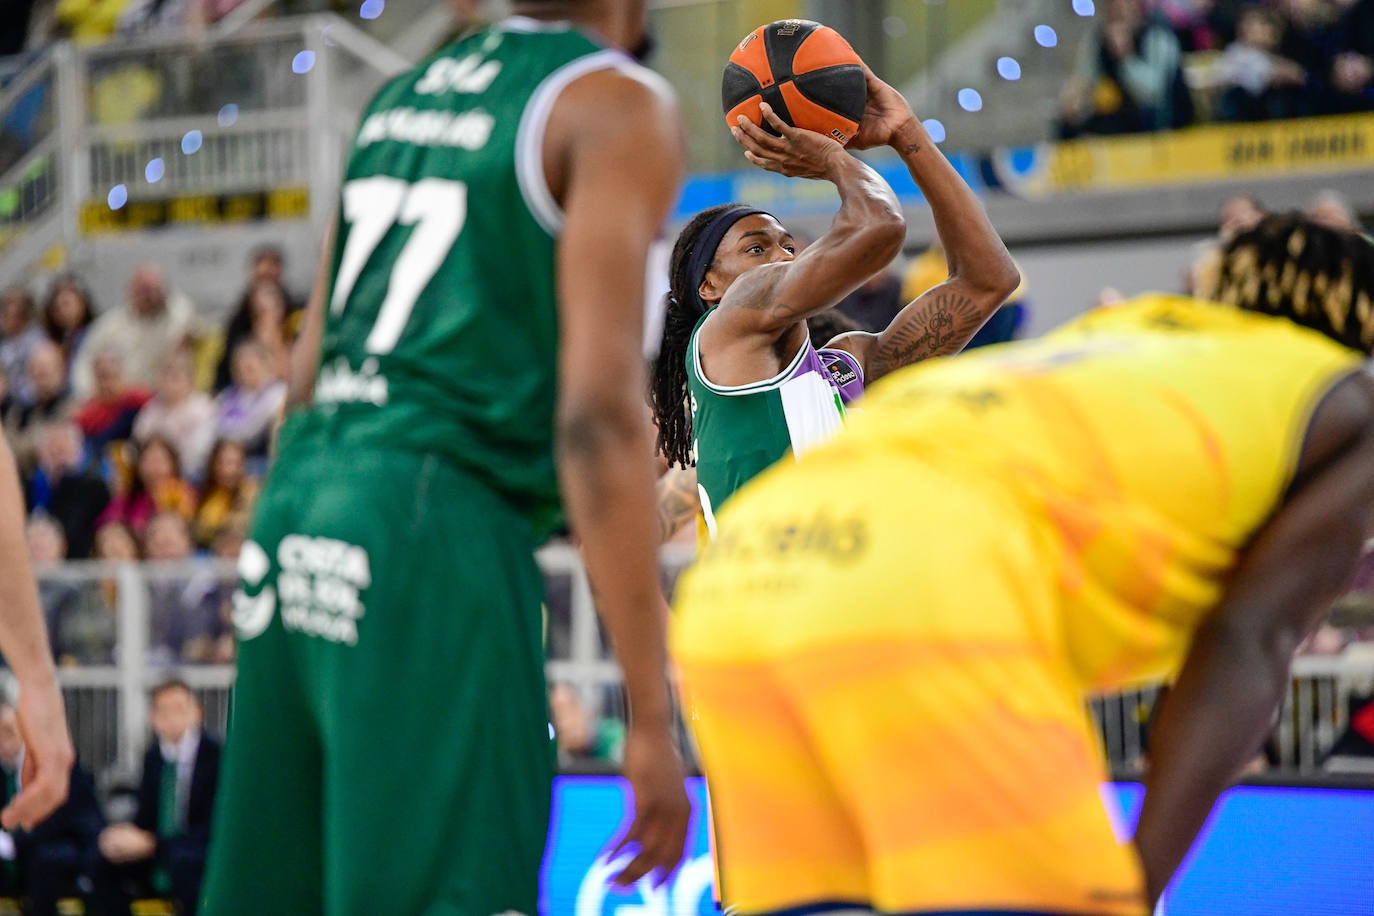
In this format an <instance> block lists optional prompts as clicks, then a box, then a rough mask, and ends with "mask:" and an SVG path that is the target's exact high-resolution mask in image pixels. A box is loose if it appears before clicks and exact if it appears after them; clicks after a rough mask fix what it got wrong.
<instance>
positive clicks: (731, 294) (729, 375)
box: [700, 105, 906, 385]
mask: <svg viewBox="0 0 1374 916" xmlns="http://www.w3.org/2000/svg"><path fill="white" fill-rule="evenodd" d="M763 111H764V117H765V118H767V119H768V122H769V123H770V124H771V125H772V126H773V127H774V129H775V130H777V131H778V132H779V133H780V134H781V136H779V137H773V136H771V135H769V134H768V133H766V132H765V131H764V130H763V129H762V128H760V127H758V126H756V125H754V124H753V123H752V122H750V121H749V120H748V119H746V118H743V117H741V118H740V125H739V126H738V127H735V128H732V132H733V133H734V135H735V138H736V140H738V141H739V142H740V144H741V145H742V146H744V148H745V151H746V152H745V155H746V156H747V157H748V158H749V161H750V162H753V163H754V164H755V165H758V166H759V167H760V168H763V169H767V170H768V171H775V172H780V173H782V174H785V175H788V176H789V177H799V178H817V179H824V180H826V181H829V182H831V183H833V184H834V185H835V187H836V189H837V190H838V191H839V193H840V211H839V212H838V213H837V214H835V219H834V221H833V222H832V223H831V224H830V228H829V229H828V230H827V231H826V232H825V234H824V235H822V236H821V237H820V238H819V239H817V240H816V242H815V243H813V244H812V245H810V246H808V247H807V248H806V250H805V251H803V252H802V253H801V254H799V255H797V256H796V257H795V259H788V260H785V261H778V262H774V263H764V264H761V265H760V266H759V267H755V268H753V269H751V270H748V271H746V272H745V273H743V274H741V275H740V276H739V277H738V278H737V279H736V280H735V282H734V283H733V284H732V285H730V287H729V289H728V290H726V292H725V294H724V296H723V297H721V298H720V305H719V306H718V307H717V308H716V309H715V310H714V311H713V312H712V313H711V314H710V316H709V317H708V318H707V319H706V321H705V323H704V324H703V325H702V328H701V336H700V340H701V348H702V354H703V355H702V359H703V365H704V368H705V369H706V371H707V373H708V375H709V376H710V378H711V379H712V380H713V381H715V382H718V383H720V384H726V385H733V384H747V383H748V382H751V381H757V380H758V379H761V378H767V377H769V376H770V375H773V374H775V373H777V372H778V371H779V370H781V368H782V365H783V363H784V362H785V361H786V360H789V359H791V357H792V355H793V354H795V353H796V352H797V350H798V348H799V347H801V345H802V340H803V339H804V338H805V337H806V319H807V318H808V317H809V316H811V315H814V314H816V313H818V312H822V311H825V310H826V309H828V308H831V307H833V306H834V305H835V303H837V302H839V301H840V300H841V299H843V298H844V297H845V296H847V295H849V294H850V293H851V292H853V291H854V290H856V289H858V288H859V286H861V285H862V284H863V282H864V281H865V280H867V279H868V278H869V277H870V276H872V275H873V274H874V273H876V272H877V271H879V270H881V269H882V268H884V267H886V266H887V265H888V264H889V263H890V262H891V261H892V259H893V258H894V257H896V256H897V253H898V252H899V251H900V250H901V247H902V242H903V241H904V240H905V238H906V222H905V221H904V220H903V219H902V213H901V207H900V206H899V205H898V203H897V197H896V195H895V194H893V193H892V189H891V188H889V187H888V186H887V183H886V182H884V181H883V180H882V178H880V177H879V176H878V174H877V173H876V172H874V171H873V170H872V169H871V168H869V167H868V166H867V165H865V164H864V163H863V162H861V161H859V160H858V159H856V158H854V157H853V156H851V155H849V154H848V153H846V152H845V150H844V147H842V146H840V144H838V143H836V142H835V141H834V140H832V139H830V138H829V137H826V136H823V135H821V134H818V133H815V132H812V131H808V130H800V129H798V128H795V127H789V126H788V125H787V124H785V123H783V121H782V120H781V119H779V118H778V117H777V115H776V114H774V113H773V111H772V109H771V108H769V107H768V106H767V105H764V106H763ZM784 163H785V165H784ZM712 273H713V272H708V273H707V280H706V282H705V283H704V284H703V295H708V294H709V293H711V292H713V290H712V289H708V288H707V287H708V285H710V284H712V283H713V282H714V279H713V277H712ZM708 297H709V296H708Z"/></svg>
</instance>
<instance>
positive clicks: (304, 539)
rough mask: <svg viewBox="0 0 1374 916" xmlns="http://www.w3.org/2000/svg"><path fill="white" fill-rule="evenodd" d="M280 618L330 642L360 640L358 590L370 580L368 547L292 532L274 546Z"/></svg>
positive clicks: (351, 643)
mask: <svg viewBox="0 0 1374 916" xmlns="http://www.w3.org/2000/svg"><path fill="white" fill-rule="evenodd" d="M277 565H278V566H280V567H281V572H280V574H278V576H277V590H278V593H279V594H280V597H281V622H282V626H284V627H286V629H288V630H293V631H296V632H299V633H304V634H306V635H307V636H317V637H319V638H320V639H326V640H328V641H330V642H337V643H343V644H344V645H348V646H354V645H357V644H358V621H359V620H360V619H362V616H363V613H364V612H365V610H366V608H365V607H364V606H363V602H362V593H363V591H364V590H366V589H367V588H368V586H370V585H371V584H372V563H371V561H370V559H369V558H368V555H367V551H366V550H364V549H363V548H361V547H359V546H357V545H356V544H350V543H348V542H347V541H339V540H335V539H333V538H320V537H309V536H307V535H303V534H292V535H288V536H287V537H284V538H282V541H281V544H279V545H278V546H277Z"/></svg>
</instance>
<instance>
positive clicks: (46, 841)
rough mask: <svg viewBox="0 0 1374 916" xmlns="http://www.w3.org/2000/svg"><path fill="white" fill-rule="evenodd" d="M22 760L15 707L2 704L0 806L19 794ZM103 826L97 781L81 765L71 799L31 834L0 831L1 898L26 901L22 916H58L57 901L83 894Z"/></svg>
mask: <svg viewBox="0 0 1374 916" xmlns="http://www.w3.org/2000/svg"><path fill="white" fill-rule="evenodd" d="M23 762H24V742H23V738H22V737H21V736H20V734H19V724H18V717H17V716H16V715H15V712H14V706H13V705H11V704H10V703H9V702H8V701H2V700H0V805H5V804H8V803H9V800H10V799H11V798H13V797H14V796H15V794H16V793H17V792H18V790H19V781H20V772H21V770H22V767H23ZM104 826H105V817H104V815H103V814H102V813H101V811H100V805H99V803H98V802H97V801H96V799H95V783H94V782H92V780H91V777H90V774H88V773H87V772H86V770H85V769H84V768H83V767H81V766H80V765H76V766H73V767H72V773H71V784H70V787H69V788H68V790H67V801H66V802H65V803H63V804H62V805H61V806H60V807H59V808H58V809H57V810H56V811H54V812H53V813H52V815H51V816H49V817H48V819H47V820H45V821H43V822H42V823H41V824H39V825H37V826H36V827H34V828H33V829H32V830H25V829H23V828H22V827H19V828H16V829H15V830H13V831H11V832H0V896H5V897H11V898H15V899H19V898H28V906H27V907H26V909H25V910H24V912H26V913H29V914H33V916H55V914H56V913H57V901H58V900H60V899H62V898H65V897H74V896H77V895H78V894H81V893H83V892H84V891H85V888H82V887H81V878H82V876H84V875H86V874H88V873H89V872H90V867H91V865H92V864H93V863H94V861H95V857H96V838H97V837H98V836H99V835H100V829H101V828H102V827H104Z"/></svg>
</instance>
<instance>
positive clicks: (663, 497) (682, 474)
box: [654, 467, 701, 544]
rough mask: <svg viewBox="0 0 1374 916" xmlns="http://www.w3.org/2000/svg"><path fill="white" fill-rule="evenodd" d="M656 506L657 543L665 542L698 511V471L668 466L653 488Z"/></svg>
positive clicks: (699, 508) (699, 502) (699, 498)
mask: <svg viewBox="0 0 1374 916" xmlns="http://www.w3.org/2000/svg"><path fill="white" fill-rule="evenodd" d="M654 502H655V503H656V504H657V506H658V542H659V543H660V544H663V543H666V542H667V541H668V540H670V539H671V538H672V537H673V535H675V534H677V533H678V532H679V531H681V530H682V526H683V525H686V524H687V523H688V522H690V521H691V520H692V519H694V518H696V516H697V513H698V512H700V511H701V497H700V496H698V495H697V469H696V468H678V467H670V468H668V471H667V472H666V473H665V474H664V475H663V476H662V477H660V478H659V479H658V483H657V484H656V485H655V487H654Z"/></svg>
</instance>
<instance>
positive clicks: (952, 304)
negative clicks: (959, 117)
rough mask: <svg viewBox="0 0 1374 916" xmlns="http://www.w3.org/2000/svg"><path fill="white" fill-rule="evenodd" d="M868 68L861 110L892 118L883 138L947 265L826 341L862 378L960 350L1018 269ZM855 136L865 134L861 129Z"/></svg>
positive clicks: (903, 106) (1011, 286)
mask: <svg viewBox="0 0 1374 916" xmlns="http://www.w3.org/2000/svg"><path fill="white" fill-rule="evenodd" d="M867 72H868V99H869V102H868V105H869V111H870V114H869V115H866V118H868V119H870V120H876V121H883V122H888V123H892V124H894V125H895V126H894V128H893V130H892V132H891V135H890V137H889V139H888V141H887V145H889V146H891V147H892V148H893V149H894V150H896V151H897V153H898V155H900V156H901V157H902V161H903V162H905V163H906V167H907V170H908V171H910V172H911V177H912V179H913V180H914V181H915V182H916V185H917V187H919V188H920V189H921V193H922V194H924V195H925V198H926V200H927V201H928V202H929V204H930V212H931V214H932V216H933V217H934V219H935V232H936V234H937V235H938V236H939V238H940V245H941V247H943V248H944V250H945V260H946V262H947V264H948V267H949V279H948V280H946V281H945V282H944V283H941V284H940V285H939V286H936V287H935V288H933V289H931V290H929V291H928V292H926V293H925V294H923V295H922V296H920V297H919V298H917V299H915V300H913V301H912V302H911V303H910V304H909V305H907V307H906V308H904V309H902V311H901V312H899V313H898V314H897V316H896V317H895V318H893V319H892V322H891V323H890V324H889V325H888V326H887V327H886V328H884V329H883V330H882V331H880V332H879V333H877V334H868V333H863V332H859V333H855V334H846V335H844V336H843V337H839V338H837V339H836V340H835V341H834V342H832V343H831V344H830V345H831V346H833V347H838V348H840V349H843V350H848V351H849V352H850V353H853V354H854V355H855V356H857V357H858V358H859V361H860V363H861V364H862V365H863V370H864V381H865V383H872V382H876V381H877V380H878V379H880V378H882V377H883V376H884V375H887V374H888V373H889V372H892V371H894V370H896V369H900V368H901V367H903V366H906V365H910V364H911V363H914V362H919V361H920V360H923V359H929V358H930V357H932V356H947V355H949V354H951V353H957V352H959V351H960V350H962V349H963V348H964V346H965V345H966V344H968V342H969V341H970V340H971V339H972V338H973V335H974V334H976V333H978V329H979V328H981V327H982V326H983V324H984V323H985V322H986V321H987V320H988V318H989V317H991V316H992V313H993V312H995V311H997V309H998V308H1000V307H1001V305H1002V303H1003V302H1004V301H1006V298H1007V296H1009V295H1011V293H1012V292H1013V291H1014V290H1015V289H1016V287H1017V284H1019V283H1020V282H1021V277H1020V274H1019V273H1018V271H1017V269H1016V265H1015V264H1014V263H1013V262H1012V259H1011V255H1010V254H1008V252H1007V246H1006V245H1005V244H1003V242H1002V239H1001V237H1000V236H998V234H997V230H996V229H994V228H993V226H992V223H991V222H990V221H989V220H988V216H987V213H986V211H984V209H983V205H982V203H981V202H980V201H979V200H978V197H977V196H976V195H975V194H974V193H973V190H972V189H971V188H969V186H968V185H967V184H966V183H965V182H964V180H963V179H962V178H960V177H959V173H958V172H956V171H955V170H954V167H953V166H952V165H950V164H949V160H948V159H946V158H945V156H944V153H942V152H940V149H939V147H937V146H936V145H935V143H934V141H932V140H931V139H930V135H929V134H928V133H926V129H925V127H924V126H922V124H921V122H920V121H919V120H918V119H917V118H916V116H915V114H913V113H912V111H911V107H910V106H909V105H907V103H906V100H905V99H904V98H902V96H901V94H900V93H899V92H897V91H896V90H895V89H893V88H892V87H891V86H889V85H887V84H886V83H884V82H883V81H882V80H880V79H878V78H877V77H876V76H874V75H873V72H872V71H871V70H870V71H867ZM856 139H857V140H858V141H859V142H864V141H865V140H867V138H866V137H864V136H863V135H860V136H859V137H857V138H856Z"/></svg>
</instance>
